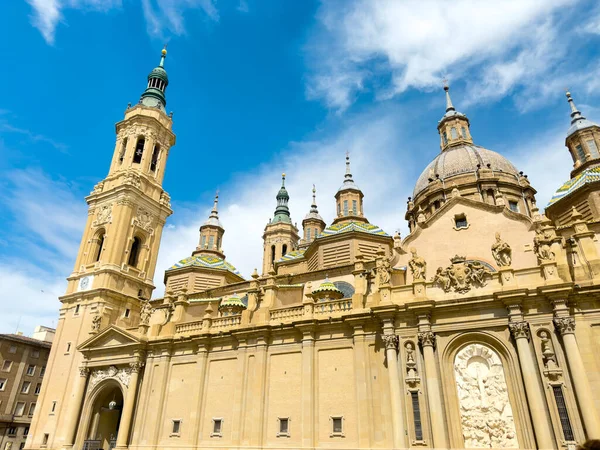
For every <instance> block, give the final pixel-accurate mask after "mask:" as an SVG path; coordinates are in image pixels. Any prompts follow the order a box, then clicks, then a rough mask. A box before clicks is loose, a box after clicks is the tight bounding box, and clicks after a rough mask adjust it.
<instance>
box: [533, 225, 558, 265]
mask: <svg viewBox="0 0 600 450" xmlns="http://www.w3.org/2000/svg"><path fill="white" fill-rule="evenodd" d="M554 239H555V236H554V233H553V230H551V229H544V230H537V231H536V232H535V237H534V238H533V251H534V252H535V254H536V256H537V257H538V261H539V262H540V263H541V262H549V261H554V259H555V255H554V252H553V251H552V249H551V245H552V242H554Z"/></svg>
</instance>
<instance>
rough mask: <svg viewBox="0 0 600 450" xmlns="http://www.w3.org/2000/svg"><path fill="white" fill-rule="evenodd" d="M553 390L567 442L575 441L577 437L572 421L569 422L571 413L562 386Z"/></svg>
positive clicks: (554, 387)
mask: <svg viewBox="0 0 600 450" xmlns="http://www.w3.org/2000/svg"><path fill="white" fill-rule="evenodd" d="M552 390H553V391H554V399H555V400H556V408H557V409H558V416H559V417H560V425H561V427H562V430H563V435H564V438H565V441H574V440H575V436H573V428H571V421H570V420H569V412H568V411H567V404H566V403H565V397H564V395H563V391H562V386H552Z"/></svg>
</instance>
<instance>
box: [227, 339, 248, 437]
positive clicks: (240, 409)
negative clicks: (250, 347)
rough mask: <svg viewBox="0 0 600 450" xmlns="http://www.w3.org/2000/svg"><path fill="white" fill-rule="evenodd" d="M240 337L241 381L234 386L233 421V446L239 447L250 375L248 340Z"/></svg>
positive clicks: (239, 377) (239, 363)
mask: <svg viewBox="0 0 600 450" xmlns="http://www.w3.org/2000/svg"><path fill="white" fill-rule="evenodd" d="M238 339H239V344H238V348H237V356H238V361H237V372H238V373H237V377H236V378H237V379H238V380H240V382H239V383H238V384H237V385H236V386H234V389H233V411H232V416H233V423H232V424H231V442H232V445H233V446H236V447H239V445H240V440H241V438H242V433H241V430H242V427H243V424H244V414H243V413H244V410H245V407H244V399H245V398H246V395H245V394H246V389H247V388H245V386H246V382H245V379H246V377H247V376H248V374H247V373H246V362H247V361H248V357H247V355H246V351H247V346H246V341H245V340H244V339H242V338H238Z"/></svg>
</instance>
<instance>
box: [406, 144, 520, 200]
mask: <svg viewBox="0 0 600 450" xmlns="http://www.w3.org/2000/svg"><path fill="white" fill-rule="evenodd" d="M488 164H489V165H490V168H491V169H492V170H496V171H502V172H506V173H510V174H512V175H514V176H515V177H517V176H518V175H519V172H518V170H517V169H516V168H515V166H513V165H512V163H511V162H510V161H509V160H508V159H506V158H505V157H504V156H502V155H500V154H499V153H496V152H494V151H492V150H488V149H486V148H483V147H478V146H476V145H458V146H456V147H450V148H449V149H447V150H446V151H444V152H442V153H440V154H439V155H438V156H436V157H435V159H434V160H433V161H431V163H429V165H428V166H427V167H426V168H425V170H424V171H423V173H421V176H419V179H418V180H417V183H416V185H415V189H414V191H413V198H415V197H416V196H417V195H418V194H419V193H421V192H422V191H423V190H425V188H427V185H428V184H429V179H430V178H435V177H436V175H439V177H440V179H441V180H447V179H448V178H449V177H452V176H454V175H461V174H465V173H474V172H476V171H477V165H479V166H480V167H481V168H482V169H485V168H486V167H487V165H488Z"/></svg>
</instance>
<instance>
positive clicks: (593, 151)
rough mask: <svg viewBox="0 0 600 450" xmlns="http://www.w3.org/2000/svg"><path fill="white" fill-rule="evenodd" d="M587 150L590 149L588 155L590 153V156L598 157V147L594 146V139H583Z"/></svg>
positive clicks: (599, 155)
mask: <svg viewBox="0 0 600 450" xmlns="http://www.w3.org/2000/svg"><path fill="white" fill-rule="evenodd" d="M585 143H586V145H587V148H588V150H589V151H590V155H592V158H598V157H600V154H599V153H598V147H597V146H596V141H594V140H593V139H590V140H588V141H585Z"/></svg>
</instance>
